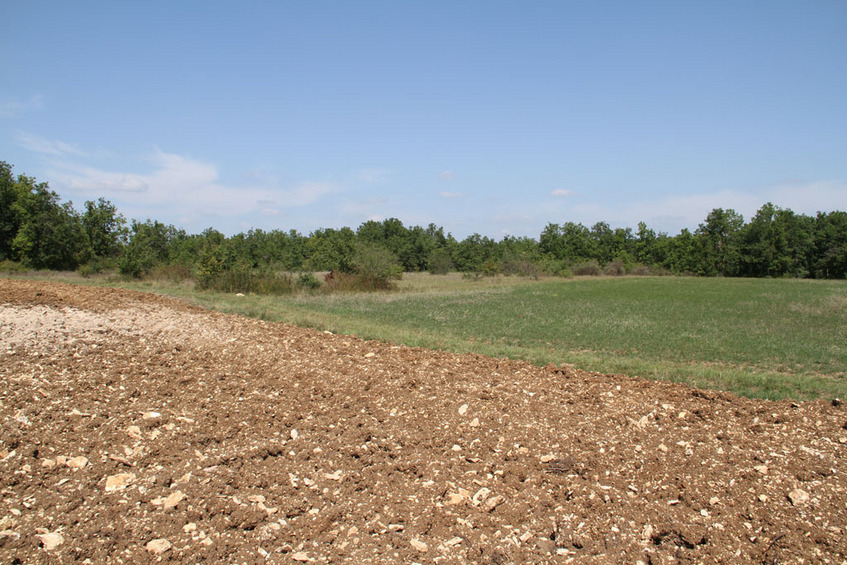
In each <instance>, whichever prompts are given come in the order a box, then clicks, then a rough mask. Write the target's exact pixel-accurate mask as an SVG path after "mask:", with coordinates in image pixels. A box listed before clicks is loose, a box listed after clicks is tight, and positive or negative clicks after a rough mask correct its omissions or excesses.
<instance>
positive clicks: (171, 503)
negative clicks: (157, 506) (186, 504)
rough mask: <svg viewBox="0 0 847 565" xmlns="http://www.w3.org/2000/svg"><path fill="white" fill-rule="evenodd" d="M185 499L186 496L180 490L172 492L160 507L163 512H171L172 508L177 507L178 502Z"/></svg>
mask: <svg viewBox="0 0 847 565" xmlns="http://www.w3.org/2000/svg"><path fill="white" fill-rule="evenodd" d="M185 498H186V496H185V494H184V493H183V492H182V491H181V490H178V491H175V492H172V493H171V494H169V495H168V497H167V498H166V499H165V501H164V504H163V505H162V506H163V507H164V509H165V510H173V509H174V508H176V507H177V505H178V504H179V503H180V502H182V501H183V500H185Z"/></svg>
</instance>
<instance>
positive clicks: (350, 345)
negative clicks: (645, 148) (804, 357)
mask: <svg viewBox="0 0 847 565" xmlns="http://www.w3.org/2000/svg"><path fill="white" fill-rule="evenodd" d="M0 384H1V385H2V386H0V482H2V485H0V488H2V492H1V493H0V562H2V563H16V562H18V563H39V562H44V563H47V562H55V563H71V562H88V563H109V562H113V563H119V562H125V563H147V562H151V561H162V562H173V563H197V562H225V563H312V562H313V563H421V564H423V563H441V564H453V563H456V564H458V563H469V564H490V565H503V564H507V563H633V564H634V563H638V562H641V563H644V564H648V563H763V564H771V563H847V475H845V472H847V468H845V464H846V463H847V407H845V405H844V404H841V403H840V402H838V401H830V400H820V401H816V402H811V403H792V402H791V401H781V402H768V401H756V400H750V399H744V398H737V397H734V396H731V395H728V394H723V393H719V392H710V391H701V390H695V389H691V388H688V387H685V386H681V385H675V384H670V383H664V382H651V381H646V380H642V379H639V378H632V377H626V376H621V375H603V374H595V373H585V372H581V371H578V370H574V369H572V368H567V367H565V368H562V367H552V366H549V367H546V368H541V367H536V366H533V365H530V364H527V363H522V362H514V361H505V360H500V359H492V358H486V357H481V356H475V355H454V354H449V353H443V352H436V351H426V350H422V349H413V348H407V347H401V346H396V345H392V344H389V343H377V342H366V341H361V340H358V339H355V338H352V337H349V336H342V335H331V334H327V333H320V332H317V331H313V330H308V329H301V328H296V327H292V326H286V325H280V324H271V323H265V322H261V321H256V320H252V319H247V318H243V317H239V316H232V315H224V314H219V313H214V312H208V311H205V310H201V309H198V308H194V307H191V306H189V305H187V304H184V303H182V302H179V301H175V300H170V299H166V298H162V297H158V296H154V295H148V294H142V293H136V292H130V291H124V290H115V289H103V288H89V287H78V286H69V285H61V284H57V283H41V282H29V281H12V280H0Z"/></svg>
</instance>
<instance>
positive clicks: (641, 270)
mask: <svg viewBox="0 0 847 565" xmlns="http://www.w3.org/2000/svg"><path fill="white" fill-rule="evenodd" d="M629 274H630V275H635V276H637V277H647V276H650V275H652V274H653V271H652V269H650V267H648V266H647V265H644V264H642V263H639V264H637V265H635V266H633V267H632V268H631V269H630V270H629Z"/></svg>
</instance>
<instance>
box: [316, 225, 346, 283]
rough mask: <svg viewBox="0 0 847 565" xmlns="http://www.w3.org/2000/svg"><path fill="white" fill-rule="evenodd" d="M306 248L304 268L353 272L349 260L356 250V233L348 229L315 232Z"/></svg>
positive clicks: (329, 229)
mask: <svg viewBox="0 0 847 565" xmlns="http://www.w3.org/2000/svg"><path fill="white" fill-rule="evenodd" d="M306 247H307V249H308V252H309V259H308V261H307V263H306V266H307V267H308V268H309V269H310V270H313V271H340V272H342V273H352V272H353V265H352V263H351V259H352V257H353V253H354V251H355V248H356V233H355V232H354V231H353V230H351V229H350V228H348V227H344V228H341V229H339V230H336V229H332V228H327V229H318V230H315V231H314V232H312V234H311V235H310V236H309V240H308V241H307V243H306Z"/></svg>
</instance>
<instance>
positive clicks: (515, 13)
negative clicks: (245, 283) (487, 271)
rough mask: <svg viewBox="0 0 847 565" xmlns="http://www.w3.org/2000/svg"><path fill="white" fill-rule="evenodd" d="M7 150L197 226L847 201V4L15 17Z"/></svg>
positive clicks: (591, 216)
mask: <svg viewBox="0 0 847 565" xmlns="http://www.w3.org/2000/svg"><path fill="white" fill-rule="evenodd" d="M0 20H2V21H3V33H2V34H0V160H3V161H6V162H8V163H10V164H12V165H13V166H14V167H15V169H14V170H15V172H16V173H24V174H27V175H29V176H34V177H36V178H37V179H38V180H40V181H47V182H49V184H50V186H51V188H52V189H53V190H55V191H57V192H58V193H59V194H60V195H61V196H62V198H63V200H65V201H67V200H71V201H73V202H74V204H75V206H76V207H77V209H81V208H82V204H83V202H84V201H85V200H95V199H96V198H98V197H100V196H102V197H105V198H107V199H109V200H110V201H112V202H113V203H114V204H116V205H117V206H118V208H119V210H120V211H121V212H122V213H123V214H124V215H125V216H126V217H128V218H136V219H140V220H144V219H147V218H153V219H157V220H160V221H164V222H166V223H172V224H175V225H177V226H179V227H182V228H185V229H186V230H187V231H188V232H190V233H199V232H200V231H202V230H203V229H205V228H207V227H215V228H217V229H219V230H221V231H223V232H225V233H227V234H233V233H237V232H240V231H246V230H248V229H251V228H261V229H265V230H270V229H283V230H286V231H287V230H289V229H296V230H299V231H301V232H303V233H305V234H308V233H309V232H311V231H312V230H314V229H316V228H320V227H336V228H337V227H341V226H350V227H353V228H356V227H358V226H359V225H360V224H361V223H362V222H364V221H366V220H369V219H377V220H380V219H384V218H390V217H396V218H399V219H400V220H402V221H403V223H404V224H406V225H423V226H426V225H427V224H429V223H430V222H432V223H435V224H436V225H439V226H443V227H444V228H445V229H446V230H447V231H449V232H452V233H453V235H455V236H456V237H458V238H460V239H461V238H463V237H465V236H467V235H469V234H471V233H474V232H476V233H480V234H482V235H487V236H490V237H494V238H496V239H499V238H501V237H502V236H504V235H507V234H508V235H517V236H530V237H538V235H539V234H540V232H541V230H542V229H543V228H544V226H545V225H546V224H548V223H550V222H556V223H562V222H565V221H574V222H581V223H583V224H585V225H588V226H590V225H592V224H593V223H595V222H597V221H606V222H609V223H610V224H611V225H612V226H614V227H623V226H630V227H633V228H634V227H635V226H636V224H637V223H638V222H639V221H645V222H647V224H648V225H649V226H650V227H652V228H654V229H656V230H658V231H665V232H668V233H671V234H675V233H678V232H679V230H680V229H682V228H686V227H687V228H689V229H694V228H696V227H697V224H698V223H700V222H702V221H703V220H704V218H705V217H706V214H707V213H708V212H709V211H710V210H711V209H712V208H716V207H723V208H734V209H736V210H737V211H738V212H741V213H742V214H743V215H744V217H745V218H746V219H749V218H750V217H751V216H752V214H753V213H755V211H756V210H757V209H758V208H759V207H760V206H761V205H762V204H764V203H765V202H767V201H772V202H773V203H774V204H777V205H779V206H782V207H786V208H791V209H792V210H794V211H795V212H799V213H806V214H814V213H815V212H816V211H829V210H847V2H844V1H843V0H834V1H827V0H812V1H808V2H801V1H799V0H798V1H792V2H788V1H783V0H768V1H753V0H750V1H745V2H738V1H722V0H708V1H670V0H668V1H644V2H632V1H621V2H609V1H602V0H599V1H587V0H586V1H567V0H558V1H534V2H529V1H517V0H515V1H500V0H484V1H482V0H468V1H461V0H451V1H438V0H432V1H411V0H410V1H403V0H392V1H367V0H363V1H359V2H350V1H346V0H345V1H332V0H315V1H306V0H302V1H294V0H292V1H274V2H271V1H268V2H262V1H246V2H238V3H236V2H214V1H202V2H201V1H196V2H195V1H179V2H174V1H165V2H159V1H145V2H113V1H99V2H91V1H84V0H83V1H80V2H64V1H61V2H60V1H56V2H43V1H38V0H33V1H27V2H4V3H2V5H0Z"/></svg>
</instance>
